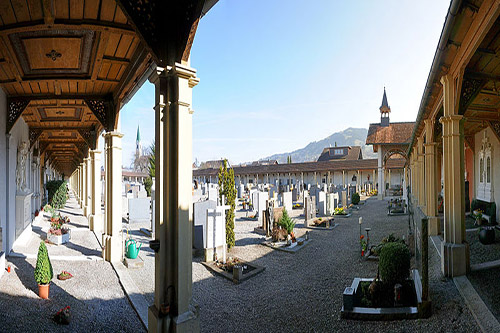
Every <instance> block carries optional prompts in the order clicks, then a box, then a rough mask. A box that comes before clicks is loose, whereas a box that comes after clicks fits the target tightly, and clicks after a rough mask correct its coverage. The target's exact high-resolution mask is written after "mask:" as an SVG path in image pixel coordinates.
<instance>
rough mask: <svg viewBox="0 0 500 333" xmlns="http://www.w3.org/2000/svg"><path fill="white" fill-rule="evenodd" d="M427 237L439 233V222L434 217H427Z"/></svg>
mask: <svg viewBox="0 0 500 333" xmlns="http://www.w3.org/2000/svg"><path fill="white" fill-rule="evenodd" d="M428 219H429V236H437V235H439V233H440V232H441V220H440V219H439V218H438V217H436V216H429V217H428Z"/></svg>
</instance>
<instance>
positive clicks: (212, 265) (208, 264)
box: [202, 261, 266, 284]
mask: <svg viewBox="0 0 500 333" xmlns="http://www.w3.org/2000/svg"><path fill="white" fill-rule="evenodd" d="M202 264H203V266H205V267H206V268H208V270H210V271H212V272H214V273H215V274H217V275H219V276H222V277H224V278H226V279H228V280H230V281H233V283H236V284H237V283H240V282H243V281H245V280H248V279H250V278H251V277H254V276H255V275H257V274H259V273H261V272H263V271H264V270H265V269H266V268H265V267H262V266H258V265H255V264H252V263H249V262H246V261H241V264H242V265H248V266H252V267H253V269H252V270H251V271H249V272H248V273H246V274H243V275H242V277H241V278H240V279H239V280H237V281H236V280H234V279H233V274H232V273H229V272H228V271H225V270H223V269H221V268H219V267H218V266H217V265H216V264H215V262H202Z"/></svg>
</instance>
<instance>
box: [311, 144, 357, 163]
mask: <svg viewBox="0 0 500 333" xmlns="http://www.w3.org/2000/svg"><path fill="white" fill-rule="evenodd" d="M336 149H342V150H344V151H345V150H347V154H342V155H335V154H334V151H335V150H336ZM362 158H363V156H362V155H361V147H360V146H347V147H327V148H325V149H323V152H322V153H321V155H320V156H319V158H318V162H323V161H332V160H349V161H352V160H359V159H362Z"/></svg>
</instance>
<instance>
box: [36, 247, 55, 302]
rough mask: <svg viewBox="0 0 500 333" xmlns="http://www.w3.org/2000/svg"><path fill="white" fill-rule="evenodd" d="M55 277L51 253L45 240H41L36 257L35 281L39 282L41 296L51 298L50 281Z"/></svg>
mask: <svg viewBox="0 0 500 333" xmlns="http://www.w3.org/2000/svg"><path fill="white" fill-rule="evenodd" d="M53 277H54V272H53V270H52V264H51V263H50V258H49V253H48V251H47V247H46V246H45V243H44V242H43V241H41V242H40V247H39V248H38V255H37V258H36V267H35V281H36V283H37V284H38V295H39V296H40V298H43V299H48V298H49V287H50V281H51V280H52V278H53Z"/></svg>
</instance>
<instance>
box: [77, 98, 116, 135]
mask: <svg viewBox="0 0 500 333" xmlns="http://www.w3.org/2000/svg"><path fill="white" fill-rule="evenodd" d="M84 101H85V104H87V106H88V108H89V109H90V111H92V113H93V114H94V116H95V117H96V118H97V120H99V123H101V125H102V126H103V127H104V129H105V130H106V131H112V130H113V129H114V128H115V125H116V116H117V112H116V109H115V105H114V103H113V99H112V97H108V98H106V99H103V98H99V99H91V98H86V99H84Z"/></svg>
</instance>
